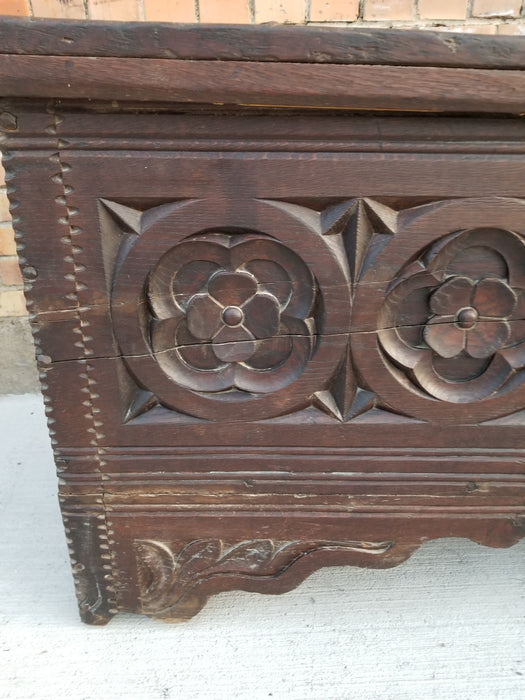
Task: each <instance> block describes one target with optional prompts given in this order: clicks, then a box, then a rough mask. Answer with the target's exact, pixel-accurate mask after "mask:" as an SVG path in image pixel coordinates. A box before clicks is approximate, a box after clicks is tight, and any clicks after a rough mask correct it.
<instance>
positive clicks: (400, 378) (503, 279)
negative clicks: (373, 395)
mask: <svg viewBox="0 0 525 700" xmlns="http://www.w3.org/2000/svg"><path fill="white" fill-rule="evenodd" d="M523 213H524V212H523V204H522V203H521V202H518V201H517V200H508V201H507V206H506V207H505V200H502V199H496V200H493V201H492V202H490V200H489V201H487V200H478V201H476V200H465V201H464V202H461V201H459V202H453V203H441V204H438V205H429V206H426V207H419V208H417V209H414V210H412V211H408V212H405V213H404V223H405V226H406V228H405V230H404V231H403V230H402V227H401V231H400V238H399V239H398V240H396V244H394V246H393V247H392V248H391V249H390V251H389V255H390V260H388V261H386V260H378V261H377V263H376V267H375V269H374V272H375V279H380V280H383V279H384V280H385V281H386V280H387V279H388V277H389V276H390V274H391V273H390V270H389V269H388V268H390V269H391V267H392V261H395V260H396V258H397V259H399V258H398V255H397V251H396V250H395V248H396V245H397V246H400V247H401V246H403V247H404V250H403V254H404V255H405V256H406V257H408V258H409V262H408V263H406V264H405V265H403V266H402V267H401V268H400V269H398V270H397V271H396V272H395V274H393V275H391V281H389V282H388V283H387V285H385V287H386V289H384V293H383V294H384V296H383V298H382V299H381V300H380V299H379V296H378V294H377V293H373V294H372V295H369V300H368V301H369V307H370V306H372V307H373V308H374V307H375V308H376V309H377V319H378V320H377V330H376V332H375V334H374V335H376V338H377V340H376V348H375V353H373V351H372V348H371V344H370V342H369V340H368V341H366V340H365V341H363V339H362V338H358V339H357V342H356V343H355V344H354V345H355V349H356V357H357V359H358V361H363V365H364V367H363V369H364V374H365V376H366V377H367V378H368V380H369V381H370V383H371V385H372V386H374V385H375V386H378V384H379V383H381V385H380V386H378V393H379V394H380V395H382V397H383V398H384V399H385V400H386V401H385V403H386V404H387V405H391V406H393V407H394V408H398V409H399V408H401V406H402V411H403V412H404V413H405V414H408V415H412V416H414V417H418V418H431V419H445V420H455V419H458V418H460V419H461V420H465V419H467V420H483V419H487V418H492V417H497V416H499V415H505V414H508V413H512V412H513V411H516V410H519V409H520V408H522V406H523V401H524V398H525V397H524V396H523V395H524V387H523V380H522V370H523V369H524V368H525V320H524V319H525V269H524V267H523V260H524V259H525V239H524V237H523V234H521V233H518V232H516V230H514V225H515V224H517V226H516V228H517V229H518V231H519V226H521V225H522V223H523ZM476 220H477V221H476ZM455 221H457V224H458V225H457V228H456V227H453V224H454V222H455ZM498 221H499V222H504V223H505V224H507V225H508V226H509V228H508V229H507V228H501V227H496V225H495V224H496V223H497V222H498ZM467 222H468V223H474V226H473V227H469V228H466V227H465V226H464V225H463V226H461V224H466V223H467ZM402 223H403V221H402ZM476 223H478V225H476ZM484 224H485V225H484ZM445 227H447V228H448V229H449V231H450V229H452V232H447V231H446V228H445ZM444 228H445V231H444V230H443V229H444ZM440 232H442V233H443V234H444V235H439V234H440ZM429 238H431V242H430V243H429V244H427V245H426V246H424V247H422V248H420V249H419V250H417V252H415V253H414V254H412V255H410V254H409V255H407V248H409V246H413V245H414V242H419V243H420V244H421V242H423V241H425V239H426V240H428V239H429ZM392 277H393V280H392ZM365 280H366V278H365ZM365 280H363V281H362V284H363V283H364V284H366V281H365ZM383 284H384V283H381V286H382V285H383ZM378 286H379V285H378ZM383 288H384V287H383ZM358 301H359V307H358V305H357V304H356V308H357V318H358V320H361V319H362V318H363V314H362V313H361V304H362V303H363V291H361V292H360V293H358ZM370 302H371V303H370ZM366 351H368V352H369V353H370V352H371V351H372V353H373V354H374V356H375V359H376V365H375V368H376V374H375V376H374V377H372V374H371V372H372V365H371V363H370V361H369V360H368V361H367V360H363V352H366ZM466 405H468V407H467V406H466Z"/></svg>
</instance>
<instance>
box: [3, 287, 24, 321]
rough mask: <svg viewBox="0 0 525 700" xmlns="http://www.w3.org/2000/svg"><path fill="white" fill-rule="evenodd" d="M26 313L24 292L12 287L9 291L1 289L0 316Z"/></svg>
mask: <svg viewBox="0 0 525 700" xmlns="http://www.w3.org/2000/svg"><path fill="white" fill-rule="evenodd" d="M26 314H27V311H26V300H25V297H24V292H22V291H21V290H17V289H16V290H15V289H12V290H11V289H10V290H9V291H7V292H3V291H0V318H5V317H8V316H25V315H26Z"/></svg>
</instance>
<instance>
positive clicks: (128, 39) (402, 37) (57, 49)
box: [0, 18, 525, 69]
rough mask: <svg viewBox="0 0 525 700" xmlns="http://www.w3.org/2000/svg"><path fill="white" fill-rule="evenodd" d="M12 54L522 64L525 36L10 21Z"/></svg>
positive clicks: (0, 42)
mask: <svg viewBox="0 0 525 700" xmlns="http://www.w3.org/2000/svg"><path fill="white" fill-rule="evenodd" d="M0 46H2V51H3V52H4V53H10V54H38V55H42V56H45V55H65V56H83V55H88V56H128V57H136V58H171V59H198V60H220V61H268V62H278V61H285V62H288V61H290V62H299V63H347V64H384V65H412V66H450V67H469V68H504V69H521V68H523V67H525V45H524V42H523V41H522V39H521V37H511V36H498V37H492V36H479V35H475V34H474V35H472V34H459V33H449V32H446V33H443V32H424V33H423V32H410V31H402V30H401V31H400V30H394V29H387V30H384V29H383V30H382V29H378V30H374V31H373V32H371V31H370V30H369V29H352V31H350V32H349V31H348V30H347V29H346V28H344V29H338V28H333V27H326V28H325V27H287V26H242V27H241V26H230V25H202V24H201V25H191V24H189V25H174V24H168V23H156V24H155V25H154V26H152V25H151V24H149V23H148V24H144V23H142V22H119V23H116V24H115V23H110V22H96V21H90V22H82V21H80V22H74V21H64V20H58V21H49V20H45V19H35V20H27V19H26V18H24V19H23V20H21V19H17V18H2V21H1V22H0Z"/></svg>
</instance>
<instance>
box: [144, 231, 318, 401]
mask: <svg viewBox="0 0 525 700" xmlns="http://www.w3.org/2000/svg"><path fill="white" fill-rule="evenodd" d="M147 298H148V301H149V304H150V306H151V309H152V315H153V318H152V321H151V338H152V347H153V350H154V353H155V356H156V357H157V359H158V362H159V365H160V366H161V367H162V369H163V370H164V372H165V373H166V375H167V376H168V377H170V378H171V379H172V380H173V381H176V382H177V383H178V384H180V385H181V386H184V387H186V388H188V389H194V390H197V391H208V392H218V391H224V390H239V391H248V392H255V393H262V394H265V393H268V392H270V391H275V390H277V389H279V388H281V387H285V386H287V385H288V384H290V383H291V382H292V381H293V380H294V379H296V378H297V376H298V375H299V374H301V373H302V371H303V369H304V367H305V364H306V362H307V360H308V359H309V357H310V356H311V353H312V351H313V349H314V344H315V320H314V318H313V317H312V312H313V306H314V300H315V282H314V279H313V277H312V274H311V273H310V271H309V270H308V268H307V267H306V266H305V265H304V263H303V262H302V261H301V260H300V258H299V257H298V256H297V255H295V253H293V252H292V251H291V250H289V249H288V248H286V247H285V246H283V245H282V244H280V243H278V242H277V241H275V240H272V239H270V238H268V237H267V236H261V235H258V236H257V235H253V234H252V235H250V234H239V233H236V234H230V235H227V234H223V233H211V234H207V235H201V236H196V237H194V238H192V239H189V240H186V241H184V242H183V243H180V244H179V245H177V246H175V247H173V248H172V249H171V250H170V251H168V253H166V255H165V256H164V257H163V258H162V260H161V261H160V262H159V264H158V265H157V267H156V268H155V270H154V271H153V272H152V274H151V277H150V282H149V286H148V295H147Z"/></svg>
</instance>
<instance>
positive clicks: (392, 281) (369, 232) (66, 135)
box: [0, 27, 525, 624]
mask: <svg viewBox="0 0 525 700" xmlns="http://www.w3.org/2000/svg"><path fill="white" fill-rule="evenodd" d="M98 31H100V28H98V29H97V28H96V27H95V28H94V29H93V37H92V38H93V39H94V38H95V37H96V36H98V35H97V32H98ZM113 31H116V30H113ZM248 58H249V56H248ZM2 62H3V66H4V68H3V70H4V77H3V78H0V84H2V85H3V86H4V93H5V94H6V95H7V96H8V97H7V99H5V100H3V101H2V108H1V110H2V111H1V118H0V124H2V125H3V136H2V146H3V148H4V151H5V154H6V156H5V166H6V173H7V176H6V177H7V181H8V191H9V196H10V199H11V203H12V206H13V211H14V226H15V229H16V231H17V235H18V238H19V242H20V244H21V266H22V272H23V275H24V279H25V285H26V295H27V299H28V303H29V309H30V313H31V323H32V326H33V330H34V333H35V339H36V347H37V356H38V361H39V368H40V373H41V380H42V386H43V390H44V396H45V402H46V413H47V415H48V421H49V427H50V434H51V437H52V444H53V447H54V449H55V458H56V463H57V467H58V469H59V472H60V477H61V487H60V489H61V490H60V494H61V505H62V511H63V514H64V519H65V523H66V528H67V530H68V532H69V539H70V549H71V556H72V559H73V567H74V572H75V575H76V583H77V593H78V597H79V602H80V608H81V614H82V616H83V619H85V621H87V622H91V623H94V624H103V623H104V622H107V620H108V619H109V618H110V617H111V616H112V615H114V614H115V613H116V612H118V611H126V612H143V613H145V614H149V615H152V616H156V617H160V618H162V619H169V620H176V619H187V618H189V617H191V616H192V615H195V614H196V613H197V612H198V611H199V609H200V608H201V607H202V605H204V603H205V602H206V600H207V598H208V597H209V596H210V595H211V594H213V593H216V592H220V591H225V590H230V589H233V588H243V589H245V590H250V591H260V592H269V593H278V592H283V591H285V590H289V589H290V588H292V587H293V586H294V585H297V584H298V583H299V582H300V581H302V580H303V579H304V578H305V577H306V576H307V575H309V574H310V573H311V572H312V571H314V570H315V569H316V568H319V567H320V566H334V565H340V564H353V565H357V566H365V567H368V566H370V567H378V568H380V567H390V566H394V565H396V564H398V563H400V562H401V561H404V560H405V559H406V558H407V557H408V556H409V555H410V554H412V553H413V552H414V551H415V550H416V549H417V548H418V547H419V546H420V545H421V543H422V542H424V541H425V540H426V539H429V538H438V537H445V536H450V535H454V536H458V537H467V538H470V539H472V540H474V541H476V542H479V543H483V544H485V545H490V546H494V547H508V546H511V545H512V544H514V543H515V542H516V541H517V540H518V539H520V538H521V537H523V536H524V534H525V472H524V469H523V450H524V449H525V442H524V437H523V424H524V420H525V418H524V411H525V351H524V348H525V279H524V276H523V265H524V261H525V243H524V241H525V230H524V229H523V221H524V216H523V214H524V211H525V209H524V207H525V190H524V185H523V183H524V182H525V180H524V177H523V176H524V175H525V173H524V172H523V170H524V165H523V153H522V152H523V142H524V138H523V137H524V135H525V133H524V131H523V125H522V120H521V118H520V117H519V116H517V114H516V115H515V116H512V117H509V116H508V115H505V116H504V117H497V116H495V115H497V114H498V113H500V114H501V113H502V112H503V113H505V112H515V113H519V112H520V111H521V109H522V105H521V100H522V92H523V91H522V90H521V83H522V81H523V73H522V72H521V71H519V70H496V69H494V68H493V67H491V68H488V69H486V70H485V69H481V68H476V69H472V68H460V67H456V68H444V67H439V66H428V65H427V66H391V65H333V64H324V65H320V64H315V65H314V64H306V63H285V62H280V63H279V62H271V61H251V60H246V61H238V62H235V61H223V62H221V61H208V60H181V59H156V58H137V57H127V58H125V57H118V58H114V57H107V56H106V57H100V56H99V57H94V56H77V57H72V56H46V55H40V56H39V55H37V54H36V53H35V54H33V55H31V56H24V55H15V54H3V56H2V57H0V70H1V66H2ZM488 64H489V65H490V62H488ZM14 67H16V68H17V70H18V69H19V70H20V71H21V72H19V73H18V74H17V77H16V79H15V78H14V77H13V76H14V74H13V73H12V71H13V70H14ZM68 81H70V82H68ZM68 84H69V86H70V87H68ZM66 94H67V99H66V100H64V101H62V100H61V99H59V98H60V97H61V96H62V95H66ZM48 98H52V99H50V100H49V99H48ZM255 99H257V100H258V104H259V105H260V106H259V107H257V108H254V107H248V106H246V103H247V102H250V101H253V100H255ZM108 100H109V101H108ZM127 100H129V102H127ZM224 103H230V104H227V105H225V104H224ZM234 103H237V106H235V104H234ZM243 105H244V106H243ZM261 105H262V106H261ZM265 105H266V107H265ZM271 105H281V106H284V105H290V106H291V107H292V106H293V107H292V108H291V109H290V111H287V110H284V109H282V108H276V107H275V106H273V107H272V106H271ZM297 105H302V106H303V107H305V106H315V107H326V108H328V109H327V111H326V112H324V113H323V112H322V111H320V110H309V109H304V108H303V109H301V107H298V106H297ZM336 107H347V108H349V107H352V108H354V111H351V110H350V109H347V110H343V111H339V110H336V109H333V108H336ZM355 108H360V109H364V110H366V109H373V110H381V114H379V113H376V112H372V113H370V114H368V113H366V111H365V112H364V113H361V114H356V112H355ZM407 108H410V109H416V110H417V109H419V110H422V109H423V108H428V109H432V110H436V111H439V112H445V113H446V114H443V115H441V116H439V117H436V116H432V115H428V114H424V113H423V112H419V113H416V114H414V113H413V112H411V113H410V115H407V114H402V113H401V112H400V111H399V110H401V109H407ZM467 109H468V110H470V111H471V113H470V114H469V115H467V116H462V117H458V116H451V115H450V114H448V113H450V112H452V111H454V110H460V111H463V112H464V111H465V110H467ZM389 112H392V114H391V115H390V114H387V113H389ZM487 113H490V114H491V116H489V117H486V116H483V115H485V114H487Z"/></svg>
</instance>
